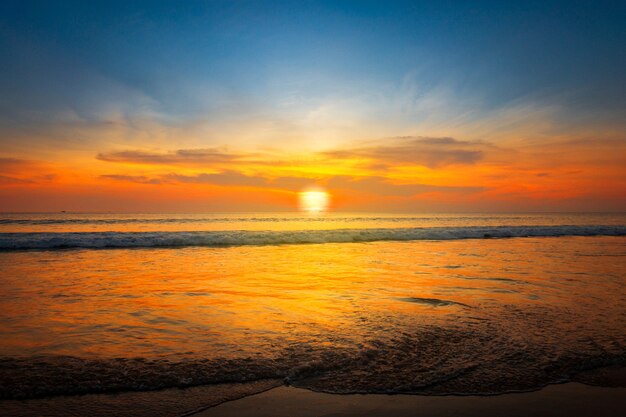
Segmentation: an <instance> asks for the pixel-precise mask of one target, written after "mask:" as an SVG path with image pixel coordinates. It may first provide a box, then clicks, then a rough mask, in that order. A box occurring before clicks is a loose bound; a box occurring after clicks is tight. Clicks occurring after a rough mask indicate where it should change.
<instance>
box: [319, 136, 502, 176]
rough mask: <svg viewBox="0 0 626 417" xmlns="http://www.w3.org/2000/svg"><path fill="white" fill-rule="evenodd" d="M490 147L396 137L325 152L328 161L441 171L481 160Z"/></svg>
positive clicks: (457, 141)
mask: <svg viewBox="0 0 626 417" xmlns="http://www.w3.org/2000/svg"><path fill="white" fill-rule="evenodd" d="M488 147H490V145H488V144H485V143H481V142H468V141H461V140H457V139H454V138H449V137H443V138H430V137H412V136H408V137H396V138H391V139H388V140H387V141H386V143H384V144H376V145H372V146H365V147H355V148H347V149H339V150H331V151H326V152H324V155H325V156H327V157H330V158H366V159H369V160H372V162H374V163H377V164H387V165H399V164H400V165H407V164H410V165H422V166H426V167H429V168H441V167H445V166H448V165H464V164H465V165H467V164H474V163H476V162H478V161H480V160H481V159H483V157H484V154H485V150H486V149H487V148H488Z"/></svg>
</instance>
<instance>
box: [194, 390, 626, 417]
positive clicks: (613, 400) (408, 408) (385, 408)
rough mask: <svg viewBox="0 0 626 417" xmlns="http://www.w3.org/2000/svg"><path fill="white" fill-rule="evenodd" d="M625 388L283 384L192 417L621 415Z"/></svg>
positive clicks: (607, 416) (520, 416)
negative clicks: (338, 390)
mask: <svg viewBox="0 0 626 417" xmlns="http://www.w3.org/2000/svg"><path fill="white" fill-rule="evenodd" d="M624 410H626V388H621V387H616V388H606V387H595V386H589V385H584V384H580V383H566V384H558V385H549V386H547V387H545V388H543V389H541V390H539V391H533V392H524V393H510V394H501V395H493V396H453V395H448V396H425V395H403V394H399V395H385V394H347V395H337V394H326V393H320V392H314V391H309V390H306V389H302V388H294V387H287V386H281V387H278V388H274V389H271V390H269V391H265V392H263V393H260V394H256V395H251V396H248V397H245V398H242V399H239V400H235V401H229V402H225V403H223V404H220V405H218V406H216V407H213V408H209V409H207V410H205V411H202V412H200V413H196V414H193V417H253V416H254V417H293V416H301V417H330V416H334V417H339V416H341V417H357V416H368V417H388V416H393V417H409V416H411V417H416V416H425V417H426V416H428V417H450V416H457V417H501V416H507V417H516V416H519V417H522V416H523V417H526V416H535V417H537V416H540V417H541V416H544V417H552V416H554V417H556V416H568V417H577V416H581V417H582V416H593V417H621V416H623V415H624Z"/></svg>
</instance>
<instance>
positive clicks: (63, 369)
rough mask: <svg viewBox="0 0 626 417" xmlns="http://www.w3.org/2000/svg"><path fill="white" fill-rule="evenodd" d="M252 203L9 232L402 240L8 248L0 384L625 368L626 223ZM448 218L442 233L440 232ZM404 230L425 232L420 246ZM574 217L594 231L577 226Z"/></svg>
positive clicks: (10, 390) (440, 376)
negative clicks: (376, 234) (228, 211)
mask: <svg viewBox="0 0 626 417" xmlns="http://www.w3.org/2000/svg"><path fill="white" fill-rule="evenodd" d="M20 216H21V217H20ZM71 216H74V217H71ZM238 216H239V217H230V218H229V219H231V220H228V221H225V220H224V218H225V217H224V216H222V217H216V218H217V219H218V221H215V222H210V221H209V222H207V221H206V218H207V216H204V217H202V216H200V217H197V218H199V219H201V220H200V221H198V222H196V223H194V222H193V221H189V222H187V220H189V219H190V218H191V217H189V216H187V217H178V219H179V220H180V219H183V221H182V222H179V221H176V219H170V220H171V221H169V223H167V221H164V219H167V218H168V217H167V216H165V215H150V216H145V217H142V216H141V215H127V216H118V217H115V216H112V215H106V216H103V215H97V216H93V215H92V216H91V217H89V216H88V215H81V216H76V215H68V214H64V215H61V216H57V217H54V216H52V215H37V216H33V215H19V216H18V215H12V216H8V215H3V216H2V218H3V219H4V220H5V221H4V224H3V225H2V227H3V229H2V233H0V241H2V239H4V241H6V242H9V241H17V240H20V239H24V236H23V235H19V236H18V237H17V238H13V237H12V236H14V234H16V233H17V234H24V235H26V234H29V233H38V234H44V235H46V236H45V237H42V235H32V234H29V235H28V236H29V237H28V238H29V239H31V240H32V239H35V240H34V241H35V242H37V239H40V240H39V241H41V239H44V238H45V239H48V238H49V237H48V236H47V235H48V234H50V233H56V234H59V233H60V234H62V236H61V238H63V239H65V238H68V236H70V235H67V234H68V233H69V234H71V236H76V234H78V239H82V241H85V239H86V240H89V239H91V238H92V235H93V234H94V233H96V234H97V233H102V232H107V231H109V232H115V233H117V234H119V233H120V232H123V233H125V235H124V236H126V237H125V238H126V239H128V233H130V234H131V237H132V238H137V236H136V235H133V233H136V232H139V233H146V232H148V233H163V232H168V233H171V232H174V233H181V232H185V231H191V229H187V227H188V226H189V224H194V225H195V226H194V227H196V229H193V231H196V232H200V233H207V232H208V233H214V232H219V231H222V230H227V229H225V227H226V226H224V224H228V227H230V230H236V231H239V233H255V232H258V231H261V232H262V233H264V236H266V234H267V233H269V234H274V235H276V234H279V235H280V234H281V233H293V231H298V232H299V233H304V234H307V235H310V234H311V233H320V230H319V229H325V230H329V229H330V232H327V231H321V232H322V233H332V235H333V236H337V235H340V236H344V235H345V233H346V232H345V230H341V229H345V225H346V224H351V225H352V226H350V229H349V230H352V231H354V230H356V229H358V230H359V231H360V233H361V235H363V233H366V234H369V235H371V234H372V233H373V232H372V230H382V231H385V230H387V231H386V232H385V233H387V235H385V236H387V237H388V239H385V240H379V239H370V241H366V242H357V243H349V242H350V241H349V240H345V241H341V242H342V243H337V242H334V243H321V244H301V243H302V242H301V241H298V240H295V241H291V242H282V243H290V244H282V245H275V244H272V243H273V242H269V241H267V242H264V243H262V244H261V245H255V246H246V245H241V244H237V243H236V242H235V243H234V244H231V245H230V246H228V247H215V246H206V245H204V246H194V245H193V244H185V245H179V246H181V247H166V248H160V247H151V246H150V245H145V244H143V245H135V246H136V247H133V248H129V247H123V246H124V245H120V246H122V247H120V248H116V249H112V248H108V249H106V248H105V249H97V250H95V249H87V248H81V247H80V245H77V246H78V247H77V248H75V249H55V248H58V247H59V246H52V247H51V246H44V247H46V248H48V250H32V249H31V250H17V249H15V248H13V249H11V250H7V248H5V251H3V252H0V280H1V284H2V285H1V286H0V340H2V342H0V357H1V359H0V381H1V384H0V385H1V387H0V395H2V397H4V398H21V397H29V396H39V395H52V394H72V393H87V392H107V391H114V390H145V389H156V388H164V387H173V386H189V385H198V384H204V383H217V382H241V381H250V380H258V379H263V378H284V379H285V380H286V381H288V382H289V383H291V384H294V385H297V386H302V387H308V388H314V389H317V390H324V391H330V392H423V393H494V392H503V391H509V390H525V389H533V388H537V387H539V386H542V385H544V384H546V383H550V382H558V381H563V380H567V379H569V378H571V377H572V376H573V375H575V374H576V373H577V372H579V371H581V370H585V369H591V368H595V367H599V366H606V365H613V364H624V363H626V330H625V329H626V308H625V307H626V291H625V289H626V288H625V285H626V276H625V274H624V271H625V270H626V237H625V236H624V235H625V234H626V230H624V229H625V226H623V225H624V224H626V221H624V216H621V217H620V216H618V215H610V216H609V215H562V216H558V215H514V216H511V215H509V216H491V217H489V216H487V215H480V216H479V215H472V216H459V215H455V216H438V217H434V216H421V217H419V216H405V217H402V218H401V220H398V219H400V218H399V217H397V216H396V217H392V216H378V215H377V216H369V217H364V216H361V217H360V218H358V219H355V218H348V217H346V216H343V217H341V216H338V215H335V216H334V217H332V216H331V217H332V219H330V220H329V219H325V218H312V219H308V220H307V219H306V218H299V219H298V220H294V217H290V218H289V219H287V220H285V219H286V218H285V217H284V215H282V216H281V217H278V216H274V217H272V216H267V215H266V216H260V215H255V216H254V217H252V216H251V217H247V218H246V220H243V221H242V220H232V219H241V215H238ZM383 217H384V218H383ZM103 218H105V220H106V221H107V222H106V223H104V222H102V221H101V220H103ZM255 218H256V219H257V220H254V219H255ZM364 218H367V219H368V220H363V219H364ZM381 218H382V220H380V219H381ZM132 219H140V220H141V221H139V222H137V221H134V220H132ZM154 219H158V220H159V222H160V223H159V222H156V221H154ZM185 219H186V220H185ZM258 219H262V220H258ZM346 219H348V220H346ZM377 219H378V220H377ZM389 219H396V220H389ZM442 219H443V220H442ZM18 220H19V221H18ZM43 220H45V221H46V223H43ZM68 220H69V221H68ZM143 220H145V221H143ZM55 221H56V223H54V222H55ZM142 221H143V222H142ZM620 221H621V223H620ZM229 222H230V223H233V224H230V223H229ZM294 222H296V223H297V227H296V225H294ZM162 223H166V224H168V226H167V227H166V230H163V229H162ZM216 224H218V225H216ZM309 224H313V225H314V226H312V227H308V228H307V225H309ZM262 225H265V228H263V226H262ZM268 225H269V226H268ZM320 225H323V226H320ZM354 225H357V226H354ZM50 228H51V229H50ZM91 228H96V229H97V230H95V231H94V230H92V229H91ZM146 228H147V229H146ZM417 228H419V229H420V230H422V232H419V233H426V234H425V235H421V234H419V233H418V232H415V230H416V229H417ZM441 228H446V229H445V230H446V233H448V234H447V235H446V236H444V237H441V236H440V237H439V238H438V239H436V240H432V236H433V234H432V233H434V232H433V230H438V231H439V232H440V231H441V230H442V229H441ZM468 228H470V230H472V231H473V232H476V233H478V234H477V235H476V236H474V235H472V236H469V237H482V236H484V234H485V233H486V232H485V230H489V231H490V233H489V234H490V235H491V236H498V235H497V234H494V230H495V231H498V230H507V233H509V235H511V234H510V233H511V232H510V231H511V230H519V231H521V232H519V233H517V234H512V236H520V237H514V238H507V239H484V238H481V239H468V238H466V237H467V236H466V235H467V233H465V235H463V234H461V235H459V231H460V230H462V231H464V232H466V231H467V230H468ZM538 228H539V229H538ZM87 229H88V230H87ZM390 230H392V231H393V230H396V231H397V230H403V233H405V232H406V230H413V232H411V233H413V234H414V235H413V236H412V237H413V238H414V239H415V240H411V239H397V238H395V235H392V236H391V237H390V238H389V233H390V232H389V231H390ZM536 230H543V231H544V232H543V234H540V235H539V236H543V237H532V236H537V235H533V231H536ZM580 230H587V231H588V230H592V231H594V233H584V234H585V236H570V234H574V235H576V234H577V233H573V232H572V231H580ZM546 231H552V233H548V232H546ZM439 232H438V233H439ZM350 233H353V232H350ZM381 233H382V232H381ZM391 233H395V232H391ZM450 233H452V235H450ZM455 233H456V234H455ZM481 233H482V234H481ZM578 234H581V233H578ZM588 234H595V235H599V236H586V235H588ZM607 234H608V235H610V236H607ZM247 236H249V235H247ZM280 236H283V235H280ZM317 236H319V235H317ZM323 236H326V235H323ZM403 236H405V235H403ZM450 236H451V237H450ZM459 236H460V237H459ZM521 236H531V237H521ZM546 236H557V237H546ZM58 237H59V236H57V238H58ZM335 240H336V239H335ZM399 240H400V241H399ZM330 241H331V242H333V241H332V240H330ZM126 246H130V245H126ZM152 246H154V245H152ZM169 246H176V245H169ZM60 247H63V246H60ZM66 247H67V245H66ZM50 249H53V250H50Z"/></svg>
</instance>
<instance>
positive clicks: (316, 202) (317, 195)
mask: <svg viewBox="0 0 626 417" xmlns="http://www.w3.org/2000/svg"><path fill="white" fill-rule="evenodd" d="M299 198H300V210H302V211H306V212H307V213H312V214H317V213H323V212H325V211H326V210H327V209H328V203H329V202H330V195H329V194H328V193H327V192H326V191H324V190H320V189H315V190H307V191H301V192H300V194H299Z"/></svg>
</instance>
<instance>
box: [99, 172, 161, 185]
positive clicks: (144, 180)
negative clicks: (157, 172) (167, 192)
mask: <svg viewBox="0 0 626 417" xmlns="http://www.w3.org/2000/svg"><path fill="white" fill-rule="evenodd" d="M100 178H103V179H107V180H115V181H127V182H135V183H138V184H161V183H162V181H161V180H160V179H158V178H148V177H146V176H143V175H114V174H110V175H100Z"/></svg>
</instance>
